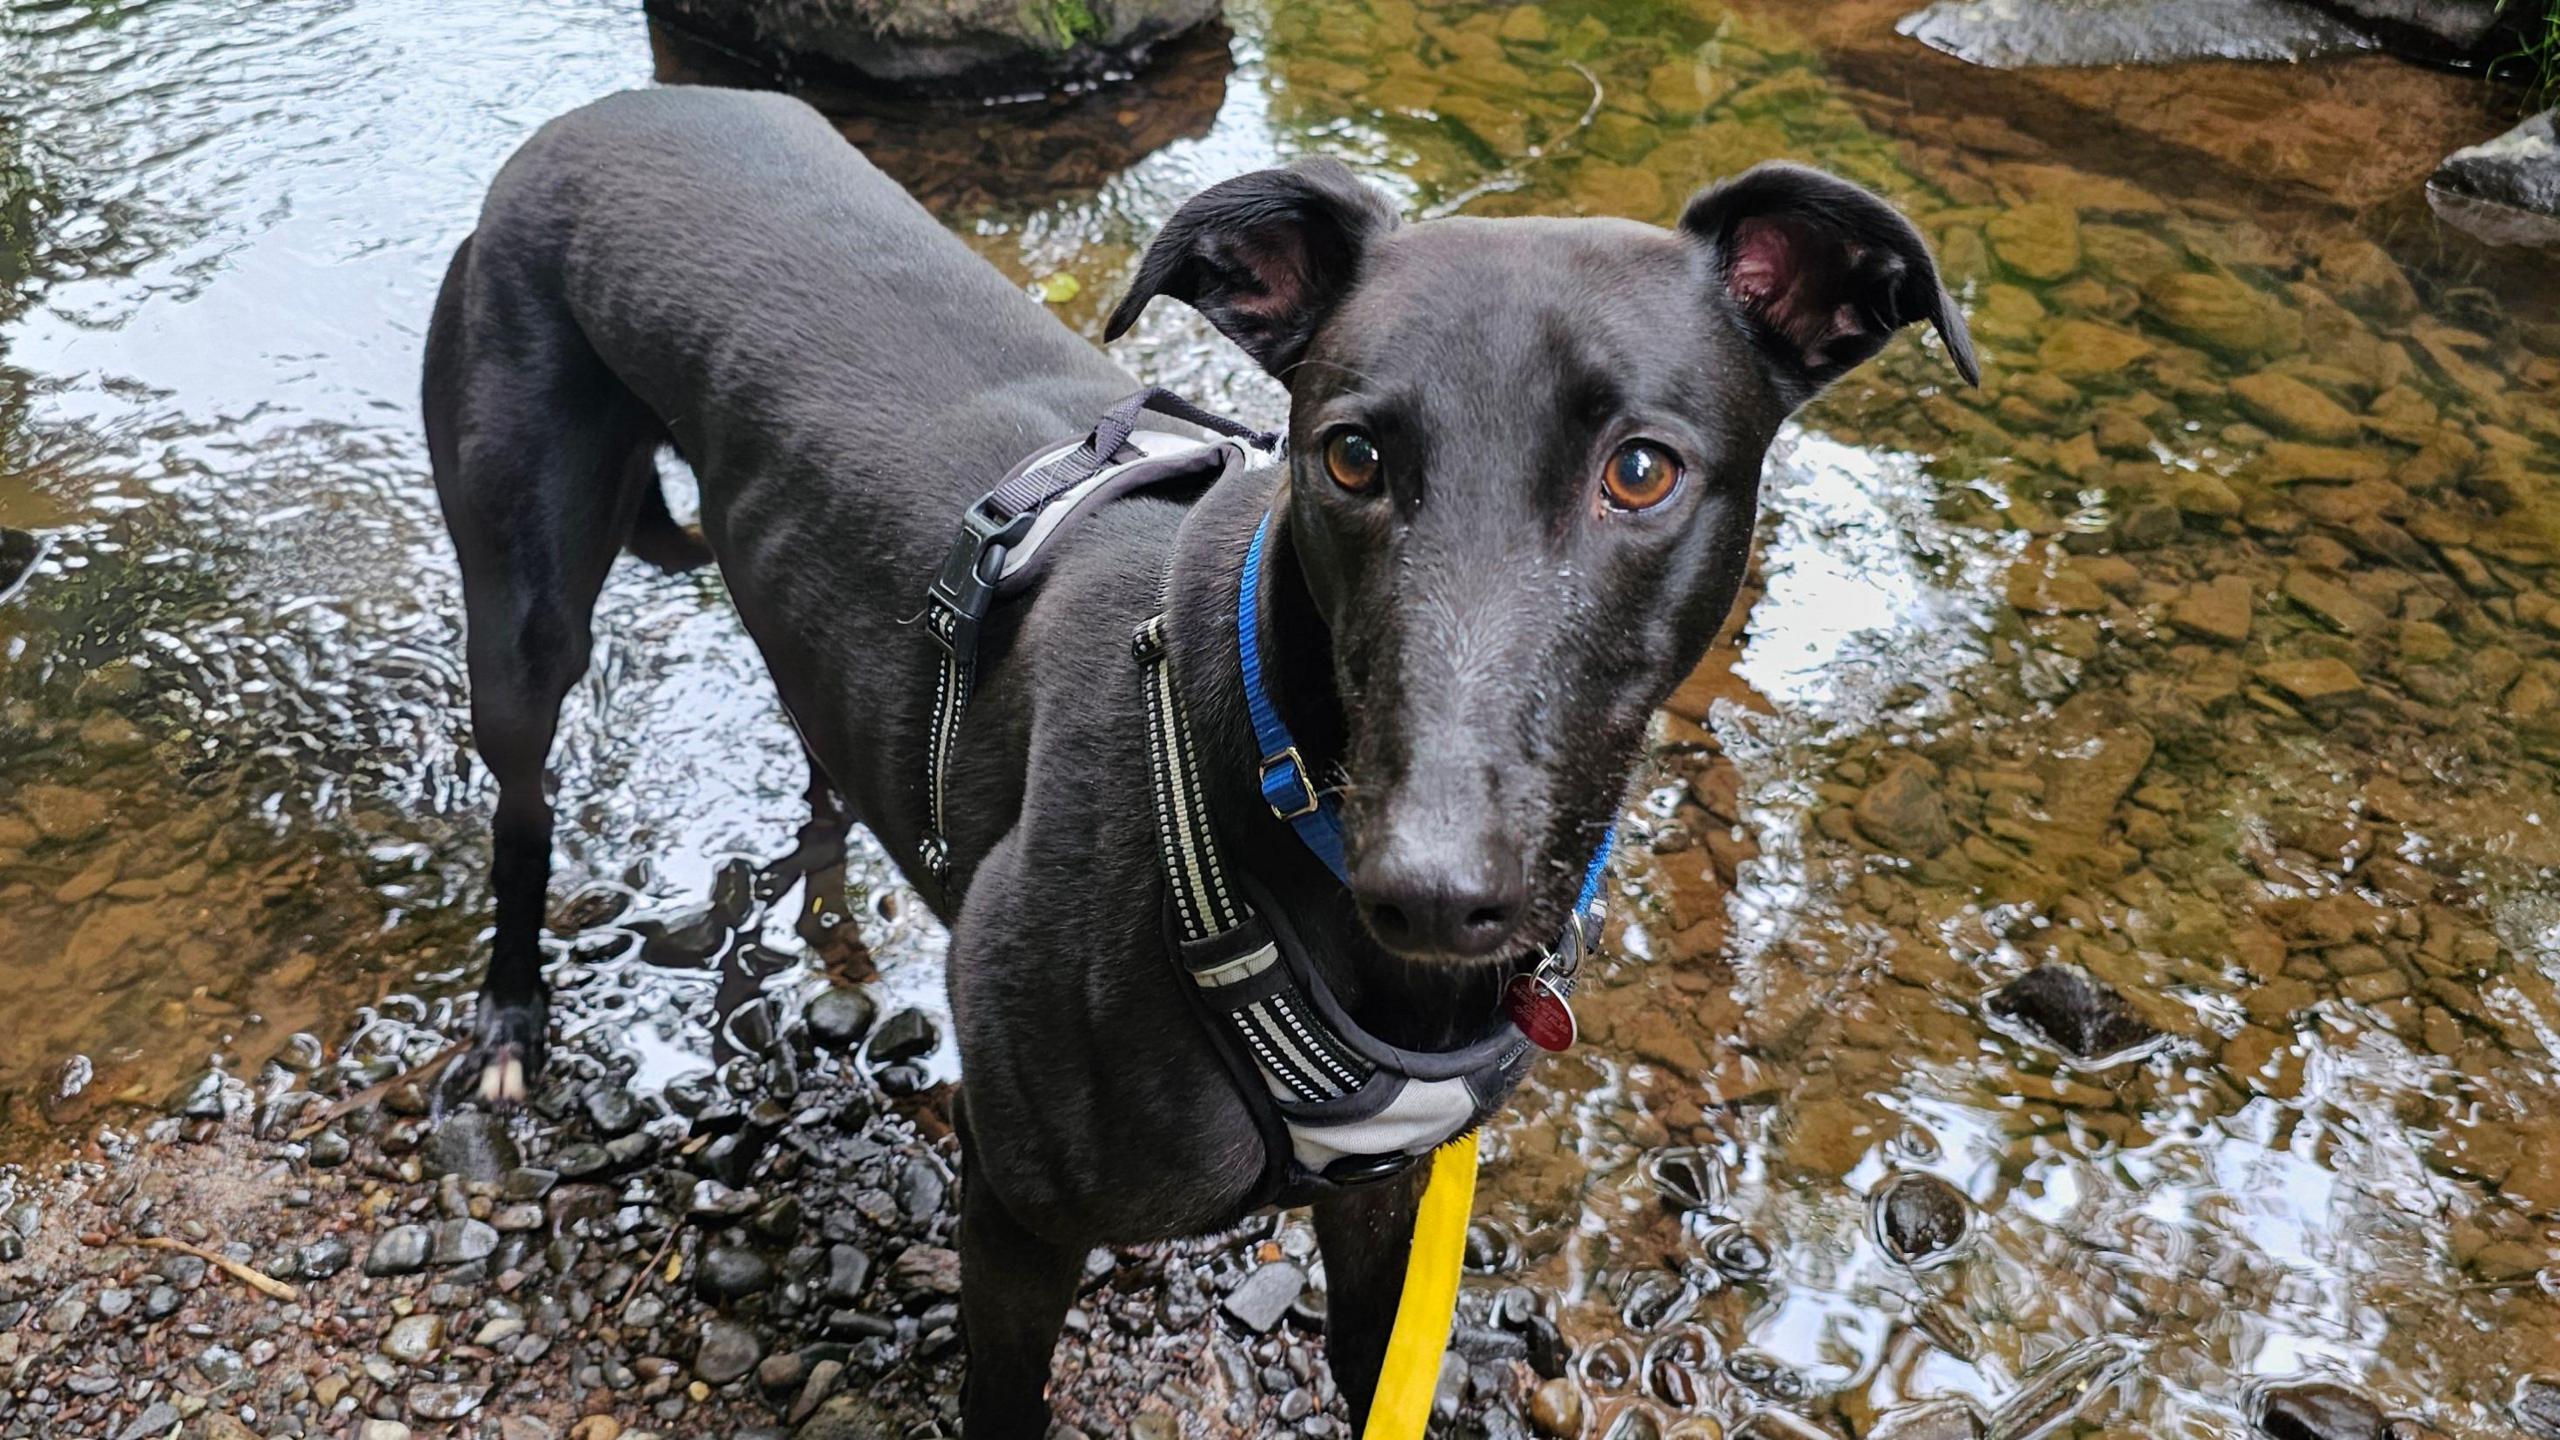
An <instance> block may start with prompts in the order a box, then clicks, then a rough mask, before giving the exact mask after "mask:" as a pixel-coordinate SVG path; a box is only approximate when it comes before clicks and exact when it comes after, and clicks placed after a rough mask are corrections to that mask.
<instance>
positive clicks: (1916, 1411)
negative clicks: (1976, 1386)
mask: <svg viewBox="0 0 2560 1440" xmlns="http://www.w3.org/2000/svg"><path fill="white" fill-rule="evenodd" d="M1986 1428H1987V1427H1986V1424H1985V1422H1984V1420H1983V1415H1982V1411H1981V1410H1980V1409H1978V1408H1977V1407H1976V1406H1975V1405H1974V1404H1973V1402H1972V1401H1969V1400H1962V1399H1955V1400H1934V1401H1930V1402H1928V1403H1927V1404H1922V1405H1906V1406H1904V1407H1902V1408H1901V1409H1899V1410H1893V1411H1888V1412H1887V1413H1885V1414H1884V1415H1882V1416H1880V1417H1878V1419H1877V1420H1876V1428H1875V1429H1873V1430H1870V1431H1868V1432H1867V1440H1981V1436H1982V1434H1983V1432H1984V1430H1985V1429H1986Z"/></svg>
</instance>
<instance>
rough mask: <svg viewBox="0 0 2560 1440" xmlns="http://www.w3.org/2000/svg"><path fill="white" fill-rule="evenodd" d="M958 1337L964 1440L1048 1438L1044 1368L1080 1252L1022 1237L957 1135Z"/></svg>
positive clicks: (1070, 1297)
mask: <svg viewBox="0 0 2560 1440" xmlns="http://www.w3.org/2000/svg"><path fill="white" fill-rule="evenodd" d="M960 1150H961V1171H960V1327H961V1332H962V1334H963V1335H964V1336H965V1337H966V1338H967V1340H968V1345H969V1376H968V1379H967V1381H966V1382H965V1383H964V1384H963V1385H962V1386H961V1393H960V1433H961V1434H962V1435H963V1436H965V1437H966V1440H1013V1437H1017V1436H1019V1437H1026V1440H1038V1437H1040V1436H1042V1435H1045V1434H1047V1433H1048V1429H1049V1400H1048V1393H1047V1392H1048V1388H1049V1363H1050V1354H1051V1352H1052V1351H1053V1350H1055V1349H1056V1347H1057V1343H1058V1328H1059V1326H1060V1325H1061V1324H1063V1323H1064V1322H1065V1320H1066V1318H1067V1307H1068V1306H1069V1305H1071V1304H1073V1303H1074V1301H1075V1296H1076V1280H1077V1278H1078V1277H1079V1276H1080V1275H1082V1274H1083V1272H1084V1257H1085V1252H1084V1250H1082V1249H1078V1248H1075V1247H1073V1246H1063V1245H1056V1244H1052V1243H1051V1242H1049V1241H1047V1240H1043V1239H1041V1238H1040V1237H1039V1236H1037V1235H1034V1234H1032V1233H1031V1232H1030V1231H1029V1230H1027V1229H1025V1228H1024V1227H1023V1225H1022V1223H1021V1222H1020V1221H1018V1220H1016V1219H1014V1217H1013V1213H1012V1212H1011V1211H1009V1210H1007V1209H1005V1206H1004V1201H1003V1200H1002V1199H1001V1198H999V1197H998V1196H997V1195H996V1193H995V1187H994V1186H993V1185H991V1184H989V1183H988V1182H987V1181H986V1180H985V1179H984V1178H983V1177H984V1175H985V1170H984V1167H983V1166H982V1165H981V1164H980V1163H979V1159H978V1156H977V1154H976V1153H974V1152H975V1151H976V1150H977V1146H976V1145H975V1144H974V1143H972V1142H971V1140H970V1136H969V1127H968V1123H967V1120H966V1118H965V1105H964V1115H963V1119H962V1121H961V1125H960Z"/></svg>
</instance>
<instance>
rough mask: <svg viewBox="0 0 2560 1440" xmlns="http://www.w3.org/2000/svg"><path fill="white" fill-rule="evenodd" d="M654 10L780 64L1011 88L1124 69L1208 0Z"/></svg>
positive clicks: (650, 1)
mask: <svg viewBox="0 0 2560 1440" xmlns="http://www.w3.org/2000/svg"><path fill="white" fill-rule="evenodd" d="M645 8H646V9H647V10H648V11H649V13H650V14H651V15H653V16H656V17H657V18H658V19H659V20H661V21H663V22H665V23H667V24H670V25H673V26H675V27H676V28H678V29H681V30H689V31H692V32H694V33H696V34H700V35H704V36H707V37H709V38H711V39H715V40H719V41H721V42H723V43H724V44H726V45H729V46H731V47H734V48H738V49H742V50H744V51H745V52H747V53H748V54H750V55H753V56H755V57H757V58H759V59H762V60H764V61H765V62H767V63H769V64H773V65H775V66H777V67H780V68H782V69H784V70H786V71H794V72H798V71H808V72H815V73H826V72H836V73H839V74H846V75H850V76H852V77H854V78H858V79H862V80H868V81H871V82H875V83H877V84H880V85H882V86H885V87H887V88H891V89H895V90H900V91H906V92H910V93H914V92H922V93H926V94H929V95H934V96H937V97H939V96H951V97H954V98H958V97H966V96H984V95H1008V94H1019V93H1022V92H1023V91H1025V90H1038V89H1042V88H1047V87H1050V86H1054V85H1057V84H1059V83H1062V82H1067V81H1074V80H1087V79H1096V78H1102V77H1106V76H1109V75H1113V74H1118V73H1125V72H1126V71H1127V70H1129V69H1131V68H1133V67H1134V66H1136V65H1137V64H1139V63H1141V62H1142V61H1143V60H1144V59H1145V58H1146V55H1147V52H1148V51H1149V50H1151V49H1152V48H1153V47H1155V46H1156V45H1158V44H1159V43H1161V42H1163V41H1165V40H1168V39H1171V38H1173V37H1174V36H1177V35H1180V34H1182V33H1184V32H1185V31H1188V30H1191V29H1194V28H1196V27H1198V26H1200V25H1202V24H1204V23H1206V22H1207V21H1209V20H1211V19H1213V18H1215V17H1216V16H1217V14H1218V11H1219V4H1218V0H645Z"/></svg>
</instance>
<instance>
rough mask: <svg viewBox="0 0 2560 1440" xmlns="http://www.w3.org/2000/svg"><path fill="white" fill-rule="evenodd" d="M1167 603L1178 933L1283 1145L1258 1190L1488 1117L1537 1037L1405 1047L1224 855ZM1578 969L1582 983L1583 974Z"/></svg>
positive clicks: (1380, 1156)
mask: <svg viewBox="0 0 2560 1440" xmlns="http://www.w3.org/2000/svg"><path fill="white" fill-rule="evenodd" d="M1165 630H1166V618H1165V616H1164V615H1162V614H1158V615H1156V616H1154V617H1152V618H1150V619H1149V620H1147V621H1146V622H1145V623H1144V624H1142V625H1141V626H1139V627H1138V630H1137V633H1136V635H1135V636H1134V637H1133V641H1132V649H1133V650H1134V652H1135V653H1136V655H1137V658H1138V660H1139V662H1140V669H1141V674H1142V676H1143V681H1142V683H1143V685H1144V695H1145V703H1146V710H1147V738H1148V747H1147V749H1148V763H1149V769H1150V772H1151V777H1152V780H1153V784H1154V790H1155V809H1156V833H1157V848H1158V851H1159V854H1160V857H1161V859H1162V862H1163V864H1164V867H1165V878H1166V882H1167V887H1168V889H1169V890H1170V891H1171V895H1172V903H1171V907H1170V909H1171V919H1172V929H1173V932H1174V934H1173V939H1174V942H1175V945H1174V948H1175V952H1176V956H1177V959H1178V962H1179V964H1180V968H1181V971H1182V973H1183V976H1184V977H1185V979H1186V981H1187V982H1188V987H1189V989H1190V991H1191V993H1192V995H1193V998H1194V999H1195V1000H1196V1001H1197V1002H1198V1003H1199V1005H1200V1007H1201V1009H1202V1011H1203V1013H1204V1015H1205V1017H1206V1018H1207V1020H1208V1022H1209V1025H1210V1030H1211V1033H1212V1036H1213V1037H1214V1038H1215V1039H1216V1040H1217V1041H1218V1042H1219V1046H1220V1049H1221V1053H1222V1054H1223V1055H1224V1056H1225V1057H1226V1058H1227V1060H1228V1064H1229V1069H1230V1070H1231V1071H1232V1072H1233V1073H1234V1074H1235V1076H1236V1079H1237V1083H1238V1086H1239V1088H1240V1089H1241V1090H1242V1091H1243V1093H1244V1095H1245V1098H1246V1100H1247V1103H1248V1106H1249V1107H1250V1108H1251V1109H1252V1110H1253V1111H1254V1112H1255V1118H1256V1120H1257V1123H1259V1124H1260V1125H1261V1127H1262V1128H1263V1131H1264V1135H1265V1139H1266V1148H1267V1149H1268V1151H1269V1152H1270V1163H1269V1165H1268V1166H1267V1167H1266V1171H1265V1177H1264V1182H1263V1185H1262V1187H1261V1193H1260V1194H1259V1195H1258V1196H1257V1197H1256V1199H1255V1202H1254V1203H1256V1204H1260V1203H1268V1202H1270V1201H1272V1200H1275V1199H1278V1200H1282V1201H1284V1203H1294V1202H1295V1201H1297V1200H1303V1199H1306V1198H1310V1197H1311V1196H1312V1195H1313V1194H1315V1193H1320V1192H1321V1191H1322V1190H1324V1189H1327V1188H1330V1187H1334V1186H1341V1185H1356V1184H1361V1183H1365V1182H1368V1181H1374V1180H1379V1179H1383V1178H1385V1177H1387V1176H1390V1175H1394V1174H1397V1173H1399V1172H1401V1171H1403V1170H1404V1169H1405V1168H1407V1167H1408V1166H1410V1165H1411V1164H1412V1163H1413V1162H1414V1161H1415V1160H1417V1159H1419V1158H1420V1157H1422V1156H1424V1155H1427V1154H1429V1153H1430V1152H1431V1151H1432V1150H1434V1149H1435V1148H1437V1147H1439V1146H1441V1145H1443V1144H1446V1143H1447V1142H1449V1141H1450V1140H1452V1139H1454V1138H1456V1137H1458V1136H1460V1135H1463V1134H1466V1133H1468V1132H1470V1131H1472V1130H1474V1129H1475V1128H1476V1127H1477V1126H1478V1125H1480V1124H1482V1123H1483V1122H1484V1120H1485V1119H1486V1118H1487V1117H1488V1116H1489V1115H1491V1114H1492V1112H1493V1111H1494V1110H1495V1109H1497V1108H1498V1107H1499V1106H1500V1105H1501V1104H1502V1103H1503V1102H1504V1101H1505V1100H1506V1099H1507V1098H1508V1097H1509V1095H1510V1093H1511V1091H1512V1089H1513V1088H1514V1087H1515V1086H1516V1085H1517V1084H1518V1082H1519V1080H1520V1078H1521V1076H1522V1075H1523V1074H1524V1073H1525V1072H1526V1070H1527V1068H1528V1063H1529V1061H1530V1059H1531V1058H1532V1056H1533V1053H1534V1052H1533V1048H1532V1046H1531V1045H1530V1043H1529V1041H1528V1040H1527V1039H1526V1038H1525V1037H1524V1036H1523V1035H1522V1034H1521V1032H1520V1030H1519V1029H1518V1028H1517V1027H1515V1026H1513V1025H1510V1024H1507V1023H1504V1024H1497V1025H1496V1026H1494V1027H1493V1029H1492V1031H1491V1033H1489V1034H1488V1035H1486V1036H1485V1037H1484V1038H1483V1039H1481V1040H1479V1041H1477V1042H1476V1043H1474V1044H1472V1045H1468V1046H1464V1047H1461V1048H1459V1049H1456V1050H1450V1051H1440V1052H1418V1051H1410V1050H1404V1049H1400V1048H1398V1047H1396V1046H1393V1045H1389V1044H1387V1043H1386V1042H1384V1041H1381V1040H1379V1039H1377V1038H1376V1037H1374V1036H1372V1035H1370V1034H1368V1033H1367V1032H1366V1031H1365V1030H1363V1029H1361V1028H1360V1026H1359V1025H1358V1024H1357V1023H1356V1022H1354V1021H1353V1020H1352V1019H1351V1017H1350V1016H1349V1015H1348V1014H1347V1013H1346V1012H1345V1011H1344V1010H1343V1009H1342V1007H1341V1006H1340V1005H1339V1004H1338V1003H1337V1002H1336V1001H1335V999H1334V997H1333V995H1332V993H1331V991H1330V989H1329V988H1328V987H1327V986H1326V985H1325V983H1324V979H1323V976H1322V975H1321V973H1320V972H1318V971H1317V970H1316V968H1315V967H1314V966H1313V965H1312V964H1311V963H1309V962H1308V961H1307V960H1306V959H1305V955H1304V951H1303V947H1301V946H1300V945H1299V944H1298V943H1297V938H1296V936H1295V933H1294V930H1293V928H1292V927H1291V924H1290V920H1289V917H1288V916H1287V914H1286V912H1285V911H1283V910H1281V909H1279V908H1278V907H1276V906H1272V905H1270V904H1268V903H1267V897H1266V898H1265V899H1264V901H1263V903H1257V901H1256V893H1257V891H1258V887H1257V886H1256V885H1255V883H1254V882H1253V880H1252V879H1251V878H1250V877H1248V876H1245V875H1242V874H1239V873H1235V872H1231V871H1230V870H1229V869H1228V868H1227V866H1226V865H1225V863H1224V861H1223V860H1222V858H1221V855H1220V851H1219V847H1218V845H1217V842H1216V838H1215V830H1214V828H1213V825H1214V822H1213V818H1212V816H1211V814H1210V811H1209V803H1208V796H1207V791H1206V789H1205V787H1204V786H1203V785H1202V784H1201V779H1200V768H1199V760H1198V756H1197V753H1196V750H1195V748H1194V745H1193V742H1192V735H1191V725H1190V717H1189V715H1188V714H1187V709H1186V707H1185V705H1184V703H1183V700H1182V693H1181V689H1180V686H1179V685H1178V684H1177V683H1176V676H1175V674H1174V670H1173V662H1172V656H1171V654H1170V650H1169V647H1168V645H1167V644H1166V638H1165ZM1590 928H1591V922H1590V919H1589V916H1588V913H1587V912H1583V913H1577V915H1576V917H1575V920H1574V922H1573V923H1572V924H1570V925H1568V926H1567V927H1566V935H1565V937H1564V938H1563V940H1562V941H1561V942H1560V943H1559V945H1558V947H1557V953H1556V954H1555V955H1554V956H1553V957H1551V960H1550V964H1551V965H1554V966H1556V967H1557V968H1558V969H1559V971H1560V973H1561V974H1562V975H1564V976H1567V977H1569V976H1570V975H1571V973H1572V971H1573V970H1574V969H1575V968H1578V965H1579V962H1580V959H1581V956H1582V954H1583V953H1584V952H1585V951H1586V949H1587V948H1588V946H1589V943H1590V941H1591V939H1592V936H1591V935H1590V933H1589V931H1590ZM1564 983H1566V984H1567V985H1569V983H1570V982H1569V979H1568V980H1566V981H1565V982H1564Z"/></svg>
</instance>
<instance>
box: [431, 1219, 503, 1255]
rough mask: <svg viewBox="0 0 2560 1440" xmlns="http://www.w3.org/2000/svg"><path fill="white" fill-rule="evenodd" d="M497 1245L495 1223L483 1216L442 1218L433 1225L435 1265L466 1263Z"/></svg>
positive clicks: (492, 1250)
mask: <svg viewBox="0 0 2560 1440" xmlns="http://www.w3.org/2000/svg"><path fill="white" fill-rule="evenodd" d="M497 1248H498V1231H497V1227H496V1226H493V1225H491V1224H489V1223H488V1222H487V1221H485V1220H446V1221H443V1222H441V1223H439V1224H438V1225H437V1226H436V1228H435V1245H434V1257H435V1263H436V1264H438V1265H467V1264H469V1263H470V1262H472V1261H474V1260H486V1259H488V1258H489V1256H490V1255H491V1254H492V1253H493V1252H494V1251H496V1250H497Z"/></svg>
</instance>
